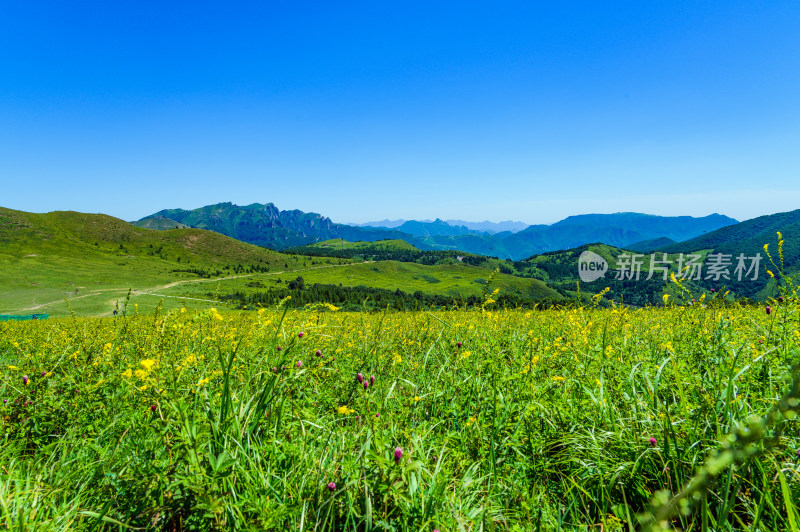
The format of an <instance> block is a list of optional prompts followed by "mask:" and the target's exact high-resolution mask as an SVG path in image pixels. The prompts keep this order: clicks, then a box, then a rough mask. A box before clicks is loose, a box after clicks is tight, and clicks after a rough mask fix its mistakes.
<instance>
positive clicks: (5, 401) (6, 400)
mask: <svg viewBox="0 0 800 532" xmlns="http://www.w3.org/2000/svg"><path fill="white" fill-rule="evenodd" d="M6 403H8V399H3V404H6ZM798 453H800V451H798Z"/></svg>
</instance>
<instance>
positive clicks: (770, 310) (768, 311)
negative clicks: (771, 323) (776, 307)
mask: <svg viewBox="0 0 800 532" xmlns="http://www.w3.org/2000/svg"><path fill="white" fill-rule="evenodd" d="M766 311H767V316H769V315H770V314H772V307H770V306H769V305H767V308H766Z"/></svg>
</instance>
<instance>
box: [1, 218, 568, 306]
mask: <svg viewBox="0 0 800 532" xmlns="http://www.w3.org/2000/svg"><path fill="white" fill-rule="evenodd" d="M308 249H311V250H316V251H317V252H318V253H317V254H318V255H322V256H301V255H291V254H284V253H278V252H275V251H272V250H269V249H265V248H262V247H258V246H254V245H251V244H246V243H243V242H240V241H238V240H234V239H232V238H229V237H227V236H224V235H222V234H220V233H217V232H213V231H206V230H203V229H191V228H190V229H167V230H161V231H156V230H151V229H145V228H141V227H136V226H133V225H131V224H129V223H127V222H125V221H123V220H119V219H117V218H113V217H111V216H106V215H102V214H84V213H78V212H61V211H60V212H51V213H47V214H34V213H26V212H20V211H14V210H10V209H2V208H0V294H2V298H0V313H8V314H25V313H32V312H48V313H50V314H51V315H54V316H58V315H67V314H69V313H70V311H71V310H70V307H71V308H72V309H73V310H74V311H75V312H76V313H78V314H81V315H110V314H111V311H112V310H113V309H114V308H115V306H116V305H117V303H118V302H120V301H122V300H123V299H124V298H125V297H126V295H127V294H128V289H129V288H132V289H133V292H132V298H133V299H132V303H136V304H137V305H139V306H140V307H141V308H142V310H143V311H147V310H149V311H152V310H153V309H154V308H155V306H156V305H157V304H159V301H161V300H163V301H164V304H165V306H166V307H175V306H178V305H180V304H182V303H181V300H182V299H187V300H188V301H191V302H192V304H195V305H201V306H203V305H205V306H212V305H219V304H220V300H226V301H231V302H233V303H236V302H237V301H240V300H242V296H243V295H244V296H247V297H251V296H254V294H255V295H258V297H260V298H261V299H260V301H272V302H275V298H278V296H281V297H283V296H284V294H288V293H289V292H286V291H287V290H290V291H291V290H293V289H294V288H289V286H290V285H291V284H292V283H293V282H294V284H295V285H296V284H297V282H296V279H297V278H298V277H300V276H305V278H306V282H307V283H308V284H307V286H308V289H306V290H305V291H302V292H297V291H296V292H294V296H295V299H294V301H295V303H297V302H302V301H307V302H312V301H328V300H329V299H330V301H340V302H342V301H343V302H350V303H354V302H358V303H359V304H360V303H361V302H363V300H364V299H365V298H367V299H368V298H370V297H371V298H372V300H373V301H378V300H381V301H385V300H386V299H387V297H386V294H384V292H388V291H391V296H392V298H393V301H396V302H399V303H401V304H404V303H403V302H406V303H407V302H413V303H414V304H417V303H419V304H421V305H423V306H437V305H440V304H452V303H453V301H462V302H464V301H466V302H467V303H468V304H476V302H477V304H479V302H480V301H481V300H482V299H481V295H482V292H483V290H484V287H485V284H486V282H487V279H489V278H490V276H491V275H492V271H493V270H494V269H495V268H497V267H498V266H500V267H504V263H503V261H498V260H497V259H487V258H486V257H478V256H473V255H465V256H459V255H458V253H456V252H423V251H420V250H417V249H416V248H414V247H413V246H411V245H410V244H407V243H406V242H404V241H400V240H385V241H379V242H347V241H344V240H333V241H328V242H323V243H318V244H315V245H314V246H308ZM326 252H330V253H334V252H335V253H343V254H344V255H346V256H337V255H335V254H334V255H330V254H328V255H327V256H326ZM372 253H384V254H387V255H386V256H389V257H395V256H402V257H406V256H412V255H413V256H414V257H416V258H417V259H419V258H420V256H421V255H420V254H422V255H425V258H424V259H423V260H429V261H432V262H431V263H430V264H420V263H412V262H413V261H412V262H408V263H407V262H397V261H394V260H391V261H389V260H383V261H381V262H372V261H371V259H370V258H369V257H367V258H364V257H365V255H368V254H372ZM430 253H434V254H435V255H436V256H435V257H427V255H426V254H430ZM350 257H358V258H357V259H356V261H355V262H354V261H353V260H351V258H350ZM462 260H463V262H462ZM365 261H369V262H365ZM314 285H319V286H323V285H325V286H327V287H328V288H325V289H322V288H314ZM495 287H498V288H500V289H501V291H502V293H501V296H502V297H503V298H504V299H503V303H505V304H508V305H514V304H516V303H517V302H519V301H524V302H526V304H528V303H530V302H531V301H533V300H537V301H538V300H544V299H548V300H556V299H562V298H563V296H562V295H561V294H560V293H559V292H558V291H557V290H554V289H552V288H551V287H549V286H547V285H546V283H544V282H542V281H541V280H538V279H525V278H520V277H515V276H512V275H507V274H503V273H501V274H499V275H497V276H496V279H495V282H494V284H493V285H492V288H495ZM300 290H302V288H301V289H300ZM259 294H260V295H259ZM376 294H377V295H376ZM65 298H66V299H67V300H68V303H66V302H65V301H64V300H65ZM293 304H294V303H293ZM376 304H377V303H376ZM397 308H400V307H397Z"/></svg>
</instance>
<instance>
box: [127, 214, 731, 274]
mask: <svg viewBox="0 0 800 532" xmlns="http://www.w3.org/2000/svg"><path fill="white" fill-rule="evenodd" d="M153 218H159V219H160V218H166V219H168V220H170V221H175V222H178V223H182V224H186V225H188V226H190V227H197V228H201V229H210V230H212V231H217V232H218V233H222V234H225V235H228V236H231V237H233V238H236V239H239V240H242V241H244V242H249V243H252V244H257V245H260V246H265V247H269V248H273V249H278V250H280V249H286V248H289V247H293V246H302V245H306V244H311V243H314V242H320V241H323V240H330V239H333V238H343V239H345V240H348V241H350V242H355V241H359V240H361V241H368V242H373V241H376V240H385V239H401V240H405V241H406V242H408V243H410V244H412V245H414V246H416V247H417V248H419V249H422V250H437V249H443V250H444V249H452V250H459V251H466V252H469V253H478V254H482V255H490V256H495V257H499V258H501V259H506V258H510V259H514V260H519V259H523V258H526V257H529V256H531V255H533V254H536V253H544V252H547V251H555V250H561V249H570V248H575V247H578V246H581V245H584V244H588V243H592V242H603V243H606V244H608V245H611V246H617V247H625V246H628V245H630V244H634V243H637V242H642V241H647V240H653V239H658V238H669V239H672V240H675V241H682V240H687V239H690V238H694V237H697V236H700V235H702V234H703V233H705V232H709V231H713V230H715V229H719V228H721V227H724V226H727V225H731V224H735V223H736V220H734V219H733V218H728V217H727V216H722V215H719V214H712V215H710V216H705V217H703V218H694V217H691V216H673V217H666V216H653V215H648V214H640V213H630V212H628V213H616V214H584V215H578V216H570V217H569V218H565V219H564V220H561V221H560V222H557V223H555V224H553V225H531V226H528V227H527V228H525V229H524V230H522V231H518V232H511V231H510V230H506V231H502V232H499V233H495V234H490V233H488V232H481V231H477V230H473V229H470V228H469V227H468V226H466V225H452V224H449V223H447V222H445V221H443V220H439V219H437V220H434V221H432V222H431V221H427V220H426V221H415V220H409V221H403V223H401V224H400V225H397V226H395V227H394V228H377V227H371V226H363V227H357V226H353V225H345V224H337V223H334V222H332V221H331V220H330V219H329V218H326V217H325V216H322V215H321V214H317V213H306V212H303V211H299V210H291V211H281V210H279V209H278V208H277V207H275V206H274V205H273V204H271V203H267V204H263V205H262V204H260V203H254V204H252V205H247V206H238V205H233V204H231V203H219V204H217V205H209V206H206V207H201V208H199V209H193V210H184V209H167V210H163V211H159V212H157V213H155V214H153V215H152V216H148V217H146V218H143V219H142V220H140V222H142V223H144V222H147V220H149V219H153ZM397 221H398V220H395V221H394V222H397ZM394 222H391V223H394ZM159 223H163V221H162V222H159ZM168 223H170V222H168ZM489 223H491V222H489ZM509 223H510V224H515V223H517V222H501V223H500V224H495V225H496V226H497V228H500V227H501V226H502V225H503V224H509ZM512 227H518V226H512Z"/></svg>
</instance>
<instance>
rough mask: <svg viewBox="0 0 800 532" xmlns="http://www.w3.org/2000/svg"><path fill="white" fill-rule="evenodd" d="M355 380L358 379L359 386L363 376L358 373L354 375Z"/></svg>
mask: <svg viewBox="0 0 800 532" xmlns="http://www.w3.org/2000/svg"><path fill="white" fill-rule="evenodd" d="M356 378H357V379H358V383H359V384H361V383H362V382H364V376H363V375H362V374H361V373H359V374H358V375H356Z"/></svg>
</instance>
